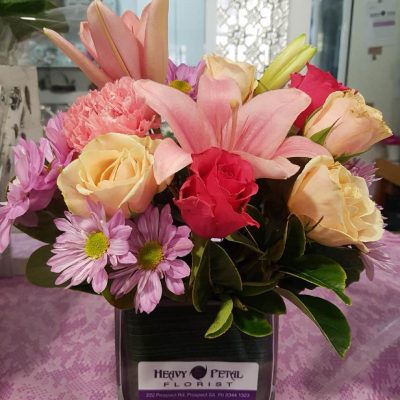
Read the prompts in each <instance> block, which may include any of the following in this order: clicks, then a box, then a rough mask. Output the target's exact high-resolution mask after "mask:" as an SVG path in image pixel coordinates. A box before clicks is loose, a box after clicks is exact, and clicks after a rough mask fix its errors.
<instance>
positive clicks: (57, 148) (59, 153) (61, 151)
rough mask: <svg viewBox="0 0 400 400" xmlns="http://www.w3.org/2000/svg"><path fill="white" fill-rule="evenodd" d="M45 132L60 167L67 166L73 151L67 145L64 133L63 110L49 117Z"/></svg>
mask: <svg viewBox="0 0 400 400" xmlns="http://www.w3.org/2000/svg"><path fill="white" fill-rule="evenodd" d="M45 132H46V137H47V139H48V140H49V142H50V146H51V149H52V150H53V153H54V157H55V161H56V162H58V163H59V165H60V167H65V166H67V165H68V164H69V163H70V162H71V160H72V157H73V155H74V151H73V149H71V148H70V147H69V146H68V143H67V138H66V137H65V135H64V113H63V112H59V113H57V114H56V115H55V116H54V117H53V118H51V119H49V121H48V123H47V125H46V128H45Z"/></svg>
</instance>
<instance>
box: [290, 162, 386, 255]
mask: <svg viewBox="0 0 400 400" xmlns="http://www.w3.org/2000/svg"><path fill="white" fill-rule="evenodd" d="M288 207H289V210H290V212H291V213H293V214H295V215H297V217H298V218H300V220H301V221H302V223H303V225H304V226H305V227H308V228H309V229H310V231H309V233H308V237H309V238H310V239H312V240H315V241H316V242H319V243H321V244H323V245H326V246H344V245H350V244H353V245H355V246H357V247H359V248H360V249H361V250H366V247H365V245H364V244H363V243H364V242H375V241H377V240H379V239H380V238H381V237H382V235H383V219H382V215H381V213H380V211H379V210H378V208H377V207H376V205H375V203H374V202H373V201H372V200H371V199H370V197H369V191H368V186H367V184H366V182H365V180H364V179H363V178H360V177H358V176H353V175H352V174H351V173H350V172H349V171H348V170H347V169H346V168H345V167H343V166H342V165H341V164H340V163H338V162H335V161H334V160H333V158H331V157H327V156H319V157H315V158H313V159H312V160H311V161H309V162H308V164H307V165H306V166H305V168H304V170H303V172H302V173H301V174H300V175H299V176H298V177H297V179H296V182H295V184H294V187H293V190H292V193H291V195H290V198H289V202H288ZM313 227H314V228H313ZM312 228H313V229H312Z"/></svg>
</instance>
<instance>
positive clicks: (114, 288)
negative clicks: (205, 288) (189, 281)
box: [110, 205, 193, 313]
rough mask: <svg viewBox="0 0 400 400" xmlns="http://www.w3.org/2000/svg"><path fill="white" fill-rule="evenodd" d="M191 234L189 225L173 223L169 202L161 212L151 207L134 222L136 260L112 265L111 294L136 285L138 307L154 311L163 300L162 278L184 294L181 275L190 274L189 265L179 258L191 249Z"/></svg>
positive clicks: (171, 289) (121, 294)
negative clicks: (127, 264)
mask: <svg viewBox="0 0 400 400" xmlns="http://www.w3.org/2000/svg"><path fill="white" fill-rule="evenodd" d="M189 235H190V229H189V228H188V227H187V226H179V227H176V226H175V225H173V220H172V216H171V207H170V206H169V205H166V206H165V207H164V208H163V209H162V210H161V212H159V210H158V208H156V207H154V206H150V207H148V208H147V210H146V211H145V212H144V213H143V214H141V215H139V216H138V217H137V219H136V220H135V222H134V223H133V224H132V235H131V240H130V243H131V251H132V252H133V254H134V255H135V258H136V260H137V261H136V262H135V263H133V264H132V265H129V266H122V265H117V266H113V269H114V270H115V272H112V273H111V274H110V278H111V279H113V282H112V284H111V293H112V294H114V295H115V296H116V297H117V298H119V297H122V296H123V295H125V294H127V293H129V292H131V291H132V290H133V289H134V288H135V287H137V289H136V295H135V309H136V311H140V312H143V311H144V312H146V313H150V312H152V311H153V310H154V308H155V307H156V306H157V304H158V303H159V302H160V300H161V296H162V286H161V279H162V278H164V280H165V284H166V286H167V288H168V290H169V291H171V292H172V293H174V294H176V295H181V294H183V293H184V292H185V288H184V285H183V281H182V278H185V277H187V276H189V275H190V268H189V266H188V265H187V264H186V263H185V262H184V261H183V260H180V259H178V258H177V257H183V256H186V255H187V254H189V253H190V252H191V251H192V249H193V243H192V242H191V240H190V239H189Z"/></svg>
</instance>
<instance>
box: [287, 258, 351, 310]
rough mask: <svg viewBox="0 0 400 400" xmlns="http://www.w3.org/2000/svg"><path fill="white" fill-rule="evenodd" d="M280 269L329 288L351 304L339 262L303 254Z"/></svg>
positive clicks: (344, 273) (344, 275)
mask: <svg viewBox="0 0 400 400" xmlns="http://www.w3.org/2000/svg"><path fill="white" fill-rule="evenodd" d="M280 271H281V272H283V273H285V274H287V275H290V276H294V277H296V278H299V279H302V280H305V281H307V282H310V283H312V284H314V285H317V286H320V287H323V288H326V289H330V290H332V291H334V292H335V293H336V294H337V295H338V297H339V298H341V299H342V300H343V301H344V302H345V303H346V304H348V305H350V304H351V300H350V298H349V297H347V296H346V295H345V293H344V289H345V287H346V272H345V271H344V269H343V268H342V267H341V266H340V264H338V263H337V262H336V261H334V260H332V259H330V258H327V257H323V256H318V255H307V256H303V257H302V258H300V259H298V260H297V261H296V263H295V264H292V265H291V266H290V267H288V266H285V267H283V268H281V269H280Z"/></svg>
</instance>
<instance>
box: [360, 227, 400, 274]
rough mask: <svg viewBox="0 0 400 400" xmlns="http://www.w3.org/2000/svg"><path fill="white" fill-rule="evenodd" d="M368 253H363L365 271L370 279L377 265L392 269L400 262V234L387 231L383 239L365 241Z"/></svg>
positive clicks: (388, 269) (386, 269) (384, 268)
mask: <svg viewBox="0 0 400 400" xmlns="http://www.w3.org/2000/svg"><path fill="white" fill-rule="evenodd" d="M365 245H366V247H367V248H368V253H361V259H362V261H363V263H364V267H365V273H366V274H367V277H368V279H369V280H372V279H373V278H374V270H375V267H378V268H381V269H383V270H385V271H391V270H392V269H393V268H394V266H395V265H396V264H397V263H399V262H400V256H399V255H398V254H397V253H398V248H399V245H400V235H399V234H397V235H396V234H394V233H391V232H388V231H385V232H384V234H383V237H382V239H381V240H378V241H377V242H371V243H365Z"/></svg>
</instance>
